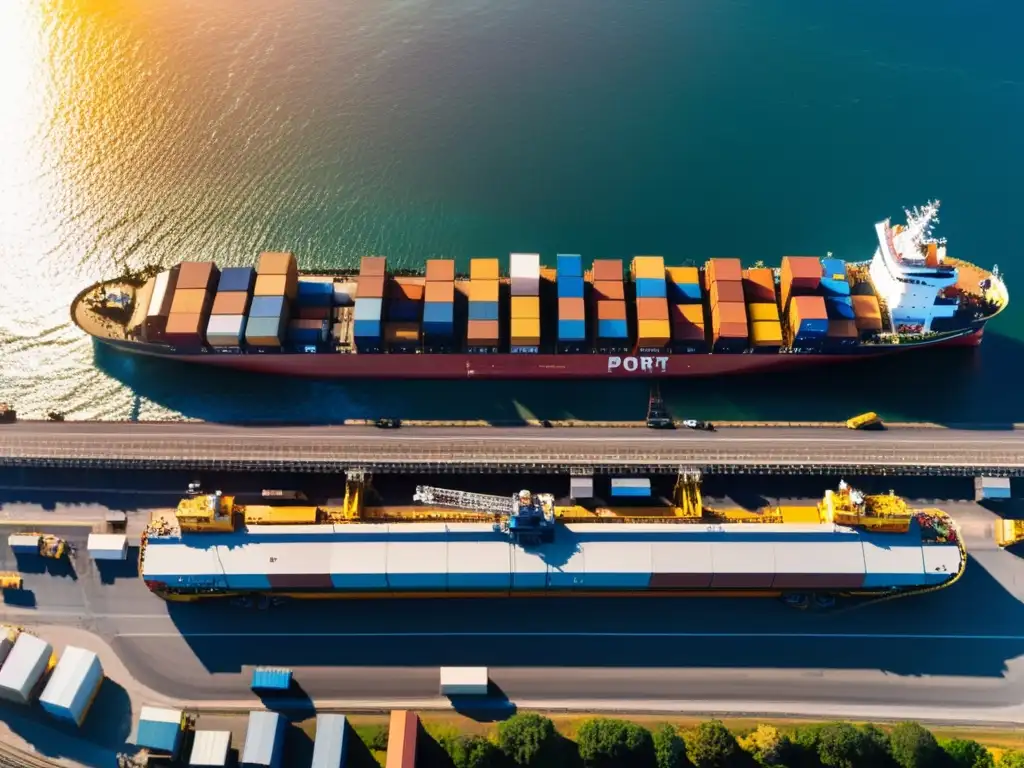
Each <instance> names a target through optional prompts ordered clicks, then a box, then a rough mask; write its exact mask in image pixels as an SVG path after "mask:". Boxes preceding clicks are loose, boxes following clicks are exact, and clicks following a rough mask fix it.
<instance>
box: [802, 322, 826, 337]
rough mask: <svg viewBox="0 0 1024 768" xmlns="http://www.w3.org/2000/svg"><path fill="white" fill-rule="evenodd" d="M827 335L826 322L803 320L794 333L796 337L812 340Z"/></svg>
mask: <svg viewBox="0 0 1024 768" xmlns="http://www.w3.org/2000/svg"><path fill="white" fill-rule="evenodd" d="M826 333H828V320H804V321H803V322H802V323H800V327H799V328H798V329H797V331H796V337H797V338H798V339H801V338H814V337H821V336H824V335H825V334H826Z"/></svg>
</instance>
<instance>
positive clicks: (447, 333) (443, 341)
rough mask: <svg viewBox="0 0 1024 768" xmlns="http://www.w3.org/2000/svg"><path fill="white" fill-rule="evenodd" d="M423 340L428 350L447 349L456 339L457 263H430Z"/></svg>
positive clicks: (425, 290) (437, 260) (439, 261)
mask: <svg viewBox="0 0 1024 768" xmlns="http://www.w3.org/2000/svg"><path fill="white" fill-rule="evenodd" d="M423 298H424V304H423V340H424V342H425V343H426V344H427V345H428V346H441V347H444V346H447V345H448V344H451V342H452V341H453V340H454V338H455V262H454V261H452V260H450V259H430V260H429V261H427V279H426V283H425V288H424V294H423Z"/></svg>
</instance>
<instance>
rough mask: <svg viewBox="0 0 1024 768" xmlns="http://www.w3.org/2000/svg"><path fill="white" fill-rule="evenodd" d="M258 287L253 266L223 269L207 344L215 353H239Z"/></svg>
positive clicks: (208, 328)
mask: <svg viewBox="0 0 1024 768" xmlns="http://www.w3.org/2000/svg"><path fill="white" fill-rule="evenodd" d="M255 284H256V270H254V269H253V268H252V267H227V268H225V269H223V270H221V273H220V281H219V282H218V283H217V294H216V295H215V296H214V297H213V309H212V310H211V311H210V320H209V321H208V322H207V324H206V343H207V344H209V345H210V346H211V347H213V348H214V349H215V350H221V351H225V352H226V351H236V352H237V351H238V350H240V349H241V347H242V342H243V341H244V339H245V320H246V316H247V314H248V312H249V305H250V303H251V302H252V291H253V288H254V287H255Z"/></svg>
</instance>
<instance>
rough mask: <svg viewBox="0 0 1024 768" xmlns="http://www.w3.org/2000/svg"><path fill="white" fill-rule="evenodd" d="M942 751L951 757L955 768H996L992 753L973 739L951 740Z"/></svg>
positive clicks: (943, 746)
mask: <svg viewBox="0 0 1024 768" xmlns="http://www.w3.org/2000/svg"><path fill="white" fill-rule="evenodd" d="M942 749H943V750H944V751H945V753H946V754H947V755H949V759H950V761H951V763H952V765H953V768H995V764H996V761H995V760H993V759H992V753H991V752H989V751H988V750H987V749H985V748H984V747H983V746H981V744H979V743H978V742H976V741H974V740H973V739H950V740H949V741H947V742H946V743H945V744H943V745H942Z"/></svg>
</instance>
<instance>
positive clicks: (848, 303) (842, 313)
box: [825, 296, 854, 320]
mask: <svg viewBox="0 0 1024 768" xmlns="http://www.w3.org/2000/svg"><path fill="white" fill-rule="evenodd" d="M825 312H826V313H827V314H828V319H829V320H853V319H854V314H853V299H851V298H849V297H845V296H830V297H828V298H827V299H825Z"/></svg>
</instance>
